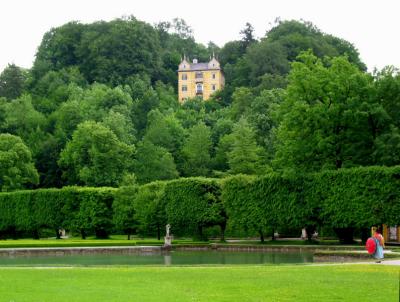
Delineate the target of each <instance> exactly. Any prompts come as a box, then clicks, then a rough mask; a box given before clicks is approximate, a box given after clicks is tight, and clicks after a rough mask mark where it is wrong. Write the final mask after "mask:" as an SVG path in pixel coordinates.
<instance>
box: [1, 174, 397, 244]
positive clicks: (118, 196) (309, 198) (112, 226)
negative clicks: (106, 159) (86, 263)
mask: <svg viewBox="0 0 400 302" xmlns="http://www.w3.org/2000/svg"><path fill="white" fill-rule="evenodd" d="M399 213H400V167H393V168H386V167H369V168H354V169H341V170H338V171H327V172H321V173H315V174H307V175H291V176H288V175H281V174H277V173H271V174H268V175H265V176H260V177H255V176H246V175H238V176H233V177H230V178H226V179H223V180H217V179H207V178H181V179H177V180H172V181H163V182H153V183H150V184H146V185H143V186H139V187H136V186H133V187H122V188H120V189H115V188H79V187H65V188H63V189H41V190H33V191H17V192H9V193H1V194H0V236H3V237H4V236H7V237H16V236H18V235H21V234H23V235H26V234H31V235H32V236H33V237H34V238H37V237H39V233H40V232H41V231H42V230H45V229H46V230H52V231H53V232H54V234H58V230H59V229H60V228H65V229H68V230H71V231H73V232H77V233H80V234H81V235H82V237H85V236H86V235H88V234H96V236H97V237H100V238H102V237H107V235H108V234H109V233H110V232H112V231H113V230H114V231H124V232H126V233H127V234H128V235H129V234H130V233H131V232H133V231H136V232H137V233H139V234H142V235H152V236H154V235H157V237H158V238H161V237H162V235H163V234H164V232H165V229H164V228H165V224H167V223H169V224H171V226H172V229H171V230H172V232H173V234H175V235H191V236H195V237H200V238H204V236H203V234H204V233H203V231H204V228H206V227H213V226H218V227H220V229H221V231H222V232H221V233H222V238H223V234H224V231H225V228H226V225H227V223H228V224H229V227H230V228H231V229H233V230H235V229H236V230H240V231H247V232H249V233H252V234H255V233H259V234H260V236H261V238H262V239H263V237H264V235H265V234H267V232H271V233H272V234H273V233H274V231H275V230H279V229H282V228H288V227H289V228H295V229H299V230H300V229H301V228H303V227H306V228H307V230H308V233H309V234H312V233H313V231H314V230H315V228H317V227H323V228H330V229H333V230H335V231H336V233H337V234H338V236H339V237H340V238H342V239H343V241H351V239H352V232H353V230H354V229H355V228H356V229H358V230H362V229H368V228H369V227H370V226H372V225H379V224H388V225H399V224H400V215H399ZM346 236H347V237H346Z"/></svg>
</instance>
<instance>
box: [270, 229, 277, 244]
mask: <svg viewBox="0 0 400 302" xmlns="http://www.w3.org/2000/svg"><path fill="white" fill-rule="evenodd" d="M275 239H276V238H275V228H272V236H271V240H272V241H274V240H275Z"/></svg>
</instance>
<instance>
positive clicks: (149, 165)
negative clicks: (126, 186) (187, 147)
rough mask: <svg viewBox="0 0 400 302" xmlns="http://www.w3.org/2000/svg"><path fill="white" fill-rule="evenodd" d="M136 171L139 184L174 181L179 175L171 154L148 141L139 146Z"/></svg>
mask: <svg viewBox="0 0 400 302" xmlns="http://www.w3.org/2000/svg"><path fill="white" fill-rule="evenodd" d="M134 170H135V172H136V175H137V179H138V182H139V183H148V182H151V181H155V180H167V179H174V178H177V177H178V175H179V174H178V171H177V170H176V165H175V162H174V158H173V157H172V155H171V153H169V152H168V151H167V150H166V149H165V148H163V147H159V146H156V145H154V144H152V143H151V142H149V141H147V140H145V141H142V142H140V143H139V144H138V147H137V152H136V160H135V163H134Z"/></svg>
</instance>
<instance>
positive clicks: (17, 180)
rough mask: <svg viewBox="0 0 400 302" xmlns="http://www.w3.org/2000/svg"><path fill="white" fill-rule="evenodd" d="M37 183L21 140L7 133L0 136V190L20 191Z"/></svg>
mask: <svg viewBox="0 0 400 302" xmlns="http://www.w3.org/2000/svg"><path fill="white" fill-rule="evenodd" d="M38 181H39V175H38V173H37V171H36V168H35V165H34V163H33V162H32V155H31V152H30V150H29V148H28V147H27V146H26V145H25V144H24V142H23V141H22V139H21V138H20V137H18V136H14V135H11V134H7V133H5V134H4V133H3V134H0V190H1V191H11V190H16V189H21V188H23V187H24V186H26V185H28V184H37V183H38Z"/></svg>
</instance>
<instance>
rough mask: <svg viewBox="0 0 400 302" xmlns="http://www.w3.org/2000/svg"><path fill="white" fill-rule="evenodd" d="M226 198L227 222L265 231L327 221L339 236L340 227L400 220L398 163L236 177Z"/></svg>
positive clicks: (226, 188) (310, 226) (227, 185)
mask: <svg viewBox="0 0 400 302" xmlns="http://www.w3.org/2000/svg"><path fill="white" fill-rule="evenodd" d="M222 199H223V201H224V207H225V208H226V211H227V213H228V216H229V222H230V223H232V224H233V225H234V226H237V227H240V226H242V227H245V228H253V229H254V230H256V231H259V232H260V233H262V232H263V230H265V229H268V228H270V229H271V228H272V229H276V228H279V227H285V226H288V225H289V226H291V227H300V228H301V227H306V228H307V229H308V233H309V234H312V232H313V230H314V229H315V228H316V227H317V226H323V227H329V228H333V229H335V230H336V231H337V234H338V235H339V237H340V236H342V235H343V234H342V233H343V232H341V231H342V230H346V232H347V233H348V232H351V231H352V230H354V228H358V229H363V228H369V227H371V226H372V225H380V224H388V225H396V224H397V225H398V224H400V215H399V213H400V168H399V167H393V168H386V167H368V168H353V169H340V170H337V171H327V172H321V173H315V174H308V175H296V176H284V175H279V174H270V175H267V176H262V177H257V178H255V177H251V176H243V175H242V176H235V177H231V178H228V179H225V180H224V182H223V189H222ZM350 237H351V238H352V235H351V236H350ZM351 238H350V240H351Z"/></svg>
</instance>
